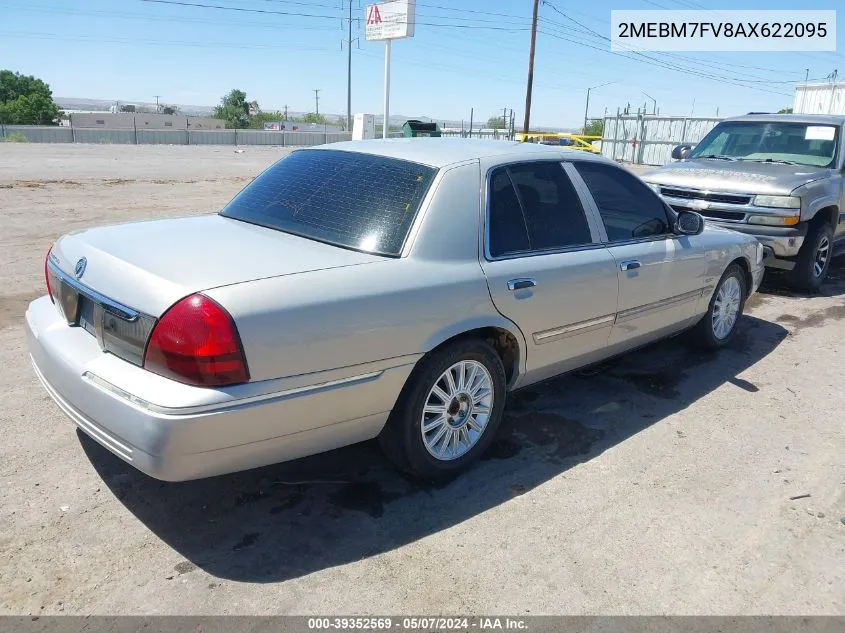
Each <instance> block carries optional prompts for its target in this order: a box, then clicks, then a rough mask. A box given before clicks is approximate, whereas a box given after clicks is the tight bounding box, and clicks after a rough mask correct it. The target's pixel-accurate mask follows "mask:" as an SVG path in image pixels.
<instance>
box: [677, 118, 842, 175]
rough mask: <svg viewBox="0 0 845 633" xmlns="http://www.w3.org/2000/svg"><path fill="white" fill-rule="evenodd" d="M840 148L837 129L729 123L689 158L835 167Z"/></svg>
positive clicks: (815, 125) (713, 132)
mask: <svg viewBox="0 0 845 633" xmlns="http://www.w3.org/2000/svg"><path fill="white" fill-rule="evenodd" d="M837 147H839V126H837V125H830V124H821V123H796V122H792V121H789V122H787V121H725V122H723V123H720V124H719V125H717V126H716V127H714V128H713V129H712V130H710V132H709V133H708V134H707V136H705V137H704V138H703V139H702V140H701V142H700V143H699V144H698V145H697V146H696V148H695V149H694V150H693V151H692V152H690V154H689V155H688V157H687V158H704V159H706V158H713V159H720V160H738V161H756V162H761V163H782V164H795V165H807V166H812V167H833V166H835V165H836V158H837V157H836V154H837Z"/></svg>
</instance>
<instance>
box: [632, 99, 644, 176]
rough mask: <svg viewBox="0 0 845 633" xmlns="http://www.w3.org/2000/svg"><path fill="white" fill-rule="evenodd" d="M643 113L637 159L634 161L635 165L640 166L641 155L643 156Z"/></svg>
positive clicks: (641, 161)
mask: <svg viewBox="0 0 845 633" xmlns="http://www.w3.org/2000/svg"><path fill="white" fill-rule="evenodd" d="M645 122H646V121H645V112H643V117H642V118H641V119H640V121H639V123H640V142H639V152H637V157H636V159H635V160H634V163H635V164H636V165H642V163H643V155H644V154H645Z"/></svg>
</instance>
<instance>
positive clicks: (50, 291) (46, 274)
mask: <svg viewBox="0 0 845 633" xmlns="http://www.w3.org/2000/svg"><path fill="white" fill-rule="evenodd" d="M52 252H53V249H52V247H51V248H50V249H49V250H48V251H47V255H46V256H45V257H44V281H46V282H47V294H48V295H50V301H52V302H53V303H56V300H55V299H53V289H52V288H51V287H50V269H49V267H48V264H49V262H50V253H52Z"/></svg>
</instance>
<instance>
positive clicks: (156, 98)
mask: <svg viewBox="0 0 845 633" xmlns="http://www.w3.org/2000/svg"><path fill="white" fill-rule="evenodd" d="M153 96H154V97H155V100H156V114H158V113H159V109H158V98H159V97H160V96H161V95H153Z"/></svg>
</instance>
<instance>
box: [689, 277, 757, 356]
mask: <svg viewBox="0 0 845 633" xmlns="http://www.w3.org/2000/svg"><path fill="white" fill-rule="evenodd" d="M747 296H748V290H747V288H746V280H745V271H744V270H742V268H740V267H739V266H738V265H737V264H731V265H730V266H728V268H727V270H726V271H725V273H724V274H723V275H722V278H721V279H720V280H719V283H718V285H717V286H716V290H715V291H714V292H713V296H712V297H711V298H710V306H709V307H708V308H707V314H705V315H704V318H703V319H701V321H699V323H698V325H697V326H696V334H697V339H698V341H699V342H700V343H701V344H702V345H703V346H704V347H706V348H709V349H719V348H720V347H724V346H725V345H727V344H728V343H729V342H730V341H731V339H732V338H733V337H734V334H735V333H736V326H737V323H739V318H740V317H741V316H742V310H743V308H744V307H745V299H746V297H747Z"/></svg>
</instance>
